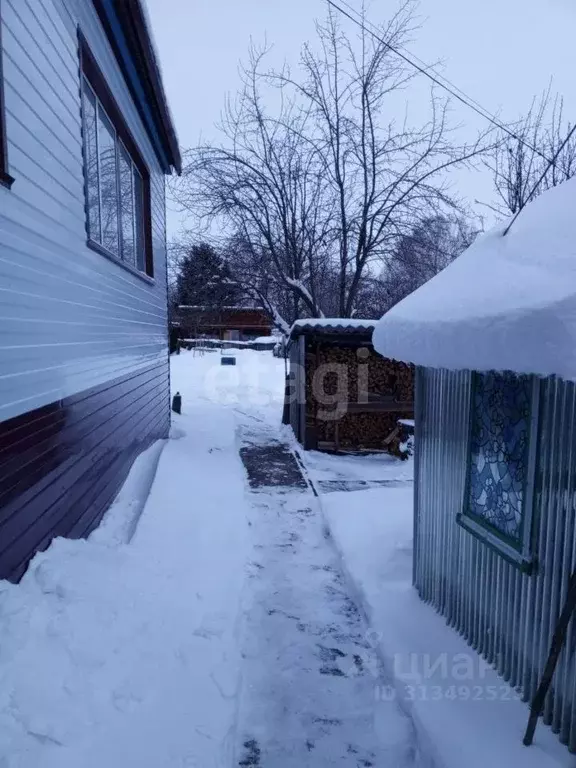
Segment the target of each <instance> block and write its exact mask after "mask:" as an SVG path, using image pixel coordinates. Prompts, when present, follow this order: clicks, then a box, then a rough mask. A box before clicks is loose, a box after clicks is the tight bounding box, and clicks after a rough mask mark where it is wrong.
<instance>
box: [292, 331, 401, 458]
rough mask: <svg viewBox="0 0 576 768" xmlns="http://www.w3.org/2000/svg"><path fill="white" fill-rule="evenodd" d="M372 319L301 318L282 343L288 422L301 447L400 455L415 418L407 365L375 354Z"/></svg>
mask: <svg viewBox="0 0 576 768" xmlns="http://www.w3.org/2000/svg"><path fill="white" fill-rule="evenodd" d="M375 324H376V321H375V320H360V319H348V318H344V319H341V318H335V319H304V320H298V321H297V322H295V323H294V325H293V326H292V329H291V332H290V337H289V340H288V350H289V361H290V363H289V365H290V368H289V373H288V383H289V386H288V389H287V392H288V398H289V409H290V424H291V425H292V429H293V431H294V434H295V435H296V437H297V439H298V440H299V442H301V443H302V445H303V446H304V447H305V448H310V449H318V450H326V451H340V450H345V451H360V450H371V451H377V450H381V451H388V452H391V453H396V454H398V455H400V453H401V452H400V449H399V444H400V435H401V431H402V430H401V428H400V426H399V424H398V420H399V419H410V418H412V416H413V402H414V398H413V374H412V367H411V366H410V365H406V364H405V363H401V362H397V361H394V360H389V359H386V358H383V357H382V356H380V355H378V354H377V353H376V352H375V351H374V348H373V346H372V331H373V330H374V327H375Z"/></svg>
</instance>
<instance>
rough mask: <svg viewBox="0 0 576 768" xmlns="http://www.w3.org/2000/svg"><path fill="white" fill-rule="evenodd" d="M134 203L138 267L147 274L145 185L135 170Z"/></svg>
mask: <svg viewBox="0 0 576 768" xmlns="http://www.w3.org/2000/svg"><path fill="white" fill-rule="evenodd" d="M134 202H135V206H136V209H135V213H136V216H135V219H136V266H137V267H138V269H139V270H140V271H141V272H146V259H145V256H144V183H143V181H142V176H140V174H139V173H138V171H137V170H136V168H134Z"/></svg>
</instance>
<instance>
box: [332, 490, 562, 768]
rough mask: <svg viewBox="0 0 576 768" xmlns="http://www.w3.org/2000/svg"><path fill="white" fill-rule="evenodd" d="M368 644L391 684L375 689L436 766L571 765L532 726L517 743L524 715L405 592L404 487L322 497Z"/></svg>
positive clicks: (408, 537) (409, 590) (551, 739)
mask: <svg viewBox="0 0 576 768" xmlns="http://www.w3.org/2000/svg"><path fill="white" fill-rule="evenodd" d="M321 500H322V506H323V509H324V514H325V515H326V519H327V521H328V524H329V526H330V530H331V532H332V535H333V538H334V540H335V542H336V546H337V547H338V549H339V550H340V552H341V555H342V558H343V562H344V564H345V569H346V570H347V572H348V574H349V578H350V581H351V583H352V584H353V585H354V587H355V588H356V590H357V595H358V600H359V601H360V602H361V603H362V605H363V607H364V609H365V611H366V613H367V615H368V618H369V621H370V624H371V625H372V627H373V630H374V633H373V635H372V638H373V642H374V644H375V645H377V646H378V648H379V649H380V652H381V654H382V657H383V660H384V663H385V665H386V667H387V669H388V671H389V672H390V674H391V676H392V677H393V679H394V681H395V686H394V689H386V690H382V691H381V695H382V696H383V697H394V698H396V699H397V700H399V701H400V702H401V703H402V706H403V707H405V709H406V711H407V712H409V713H410V714H411V715H412V717H413V719H414V722H415V725H416V728H417V730H418V733H419V736H420V740H421V744H423V745H424V744H427V745H428V748H429V750H430V754H431V757H432V758H433V760H434V761H435V763H436V765H438V766H442V768H462V767H463V766H466V768H486V766H498V767H500V766H502V767H504V766H511V765H518V766H520V765H521V766H522V767H523V768H561V767H562V768H563V767H566V768H567V767H568V766H574V764H575V762H576V761H575V758H574V757H573V756H571V755H570V754H569V753H568V751H567V750H566V748H565V747H563V746H562V745H561V744H560V743H559V742H558V740H557V738H556V736H555V735H554V734H553V733H552V732H551V731H550V729H549V728H548V727H546V726H544V725H543V724H542V723H541V722H540V724H539V726H538V730H537V732H536V738H535V742H534V745H533V746H532V747H524V746H523V745H522V737H523V735H524V730H525V728H526V724H527V721H528V715H529V709H528V707H527V706H526V704H524V703H523V702H521V701H519V700H518V695H517V694H516V692H515V691H514V690H513V689H510V688H509V687H508V686H507V685H506V683H505V682H504V681H503V680H502V678H500V677H498V675H497V674H496V672H495V671H494V670H493V669H492V668H491V667H488V666H487V665H486V664H485V663H484V662H483V661H482V659H481V658H480V656H478V654H477V653H476V652H475V651H474V650H473V649H472V648H470V646H469V645H468V644H467V643H466V642H465V641H464V639H463V638H462V637H461V636H460V635H459V634H458V633H457V632H455V631H454V630H453V629H452V628H450V627H448V626H447V625H446V623H445V621H444V619H443V618H442V617H441V616H440V615H439V614H437V613H436V612H435V611H434V610H433V609H432V608H431V607H430V606H428V605H425V604H424V603H423V602H422V601H421V600H420V599H419V598H418V595H417V594H416V591H415V590H414V589H413V587H412V489H411V488H410V487H409V486H405V487H398V488H386V489H377V490H374V489H371V490H365V491H361V492H358V493H354V494H350V493H333V494H329V495H326V496H323V497H321Z"/></svg>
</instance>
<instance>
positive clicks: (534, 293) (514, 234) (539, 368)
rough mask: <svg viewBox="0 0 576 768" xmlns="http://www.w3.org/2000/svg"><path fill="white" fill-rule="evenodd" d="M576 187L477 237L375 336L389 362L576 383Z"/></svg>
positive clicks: (557, 191)
mask: <svg viewBox="0 0 576 768" xmlns="http://www.w3.org/2000/svg"><path fill="white" fill-rule="evenodd" d="M575 205H576V179H572V180H570V181H568V182H566V183H565V184H562V185H560V186H558V187H555V188H553V189H550V190H548V191H547V192H545V193H544V194H542V195H540V196H539V197H538V198H537V199H536V200H534V201H533V202H532V203H530V204H529V205H527V206H526V208H524V210H523V211H522V212H521V214H520V216H519V217H518V219H517V220H516V221H515V222H514V223H513V224H512V227H511V229H510V231H509V232H508V234H507V235H505V236H504V235H503V232H504V230H505V225H504V226H502V225H501V226H500V227H498V228H496V229H495V230H493V231H492V232H489V233H487V234H485V235H482V236H480V237H479V238H478V239H477V240H476V241H475V242H474V243H473V244H472V245H471V246H470V248H468V250H467V251H465V253H463V254H462V255H461V256H460V257H459V258H457V259H456V260H455V261H454V262H452V264H450V265H449V266H448V267H446V269H445V270H443V271H442V272H441V273H440V274H439V275H436V277H434V278H432V280H430V281H429V282H428V283H426V284H425V285H423V286H422V287H421V288H419V289H418V290H416V291H415V292H414V293H412V294H410V296H408V297H407V298H405V299H404V300H403V301H401V302H400V303H399V304H397V305H396V306H395V307H393V308H392V309H391V310H390V312H388V313H387V314H386V315H385V316H384V317H383V318H382V320H381V321H380V323H379V324H378V325H377V327H376V330H375V331H374V346H375V347H376V349H377V350H378V351H379V352H381V353H382V354H383V355H386V356H387V357H393V358H396V359H398V360H405V361H408V362H412V363H416V364H418V365H423V366H429V367H432V368H450V369H455V370H466V369H470V370H479V371H485V370H511V371H517V372H520V373H537V374H541V375H544V376H547V375H550V374H557V375H559V376H563V377H564V378H567V379H572V378H576V354H575V352H574V350H575V348H576V218H575V217H574V208H575Z"/></svg>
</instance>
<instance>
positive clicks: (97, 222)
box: [82, 54, 152, 275]
mask: <svg viewBox="0 0 576 768" xmlns="http://www.w3.org/2000/svg"><path fill="white" fill-rule="evenodd" d="M84 61H86V54H84ZM93 68H94V65H93V64H92V66H91V69H92V70H93ZM98 80H99V78H98V77H96V78H94V77H92V78H89V77H88V76H87V75H86V73H84V75H83V77H82V123H83V134H84V166H85V168H84V174H85V187H86V215H87V231H88V243H89V245H91V246H93V247H96V248H97V249H98V250H100V249H102V250H103V251H104V252H105V253H106V254H107V255H111V256H114V257H115V258H117V259H119V260H120V261H122V262H123V263H124V264H126V265H127V266H129V267H131V268H132V269H136V270H138V271H139V272H141V273H144V274H148V275H151V274H152V269H151V259H150V258H147V253H146V251H147V242H146V240H147V238H146V232H145V227H146V219H147V217H146V205H147V200H146V189H147V188H148V185H146V184H145V180H144V177H143V173H142V171H141V168H142V166H143V163H142V161H141V159H140V158H137V157H135V152H134V149H133V148H132V149H129V147H128V146H127V145H128V143H129V142H130V143H132V142H131V141H130V139H129V137H128V135H127V131H126V129H125V126H123V125H122V124H121V122H120V118H119V115H118V111H117V109H115V108H114V105H113V104H112V102H111V97H110V96H109V94H105V95H104V94H102V86H101V85H100V87H99V83H98ZM103 95H104V98H103ZM104 101H106V105H105V104H104V103H103V102H104ZM114 113H115V114H114ZM148 202H149V201H148Z"/></svg>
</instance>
